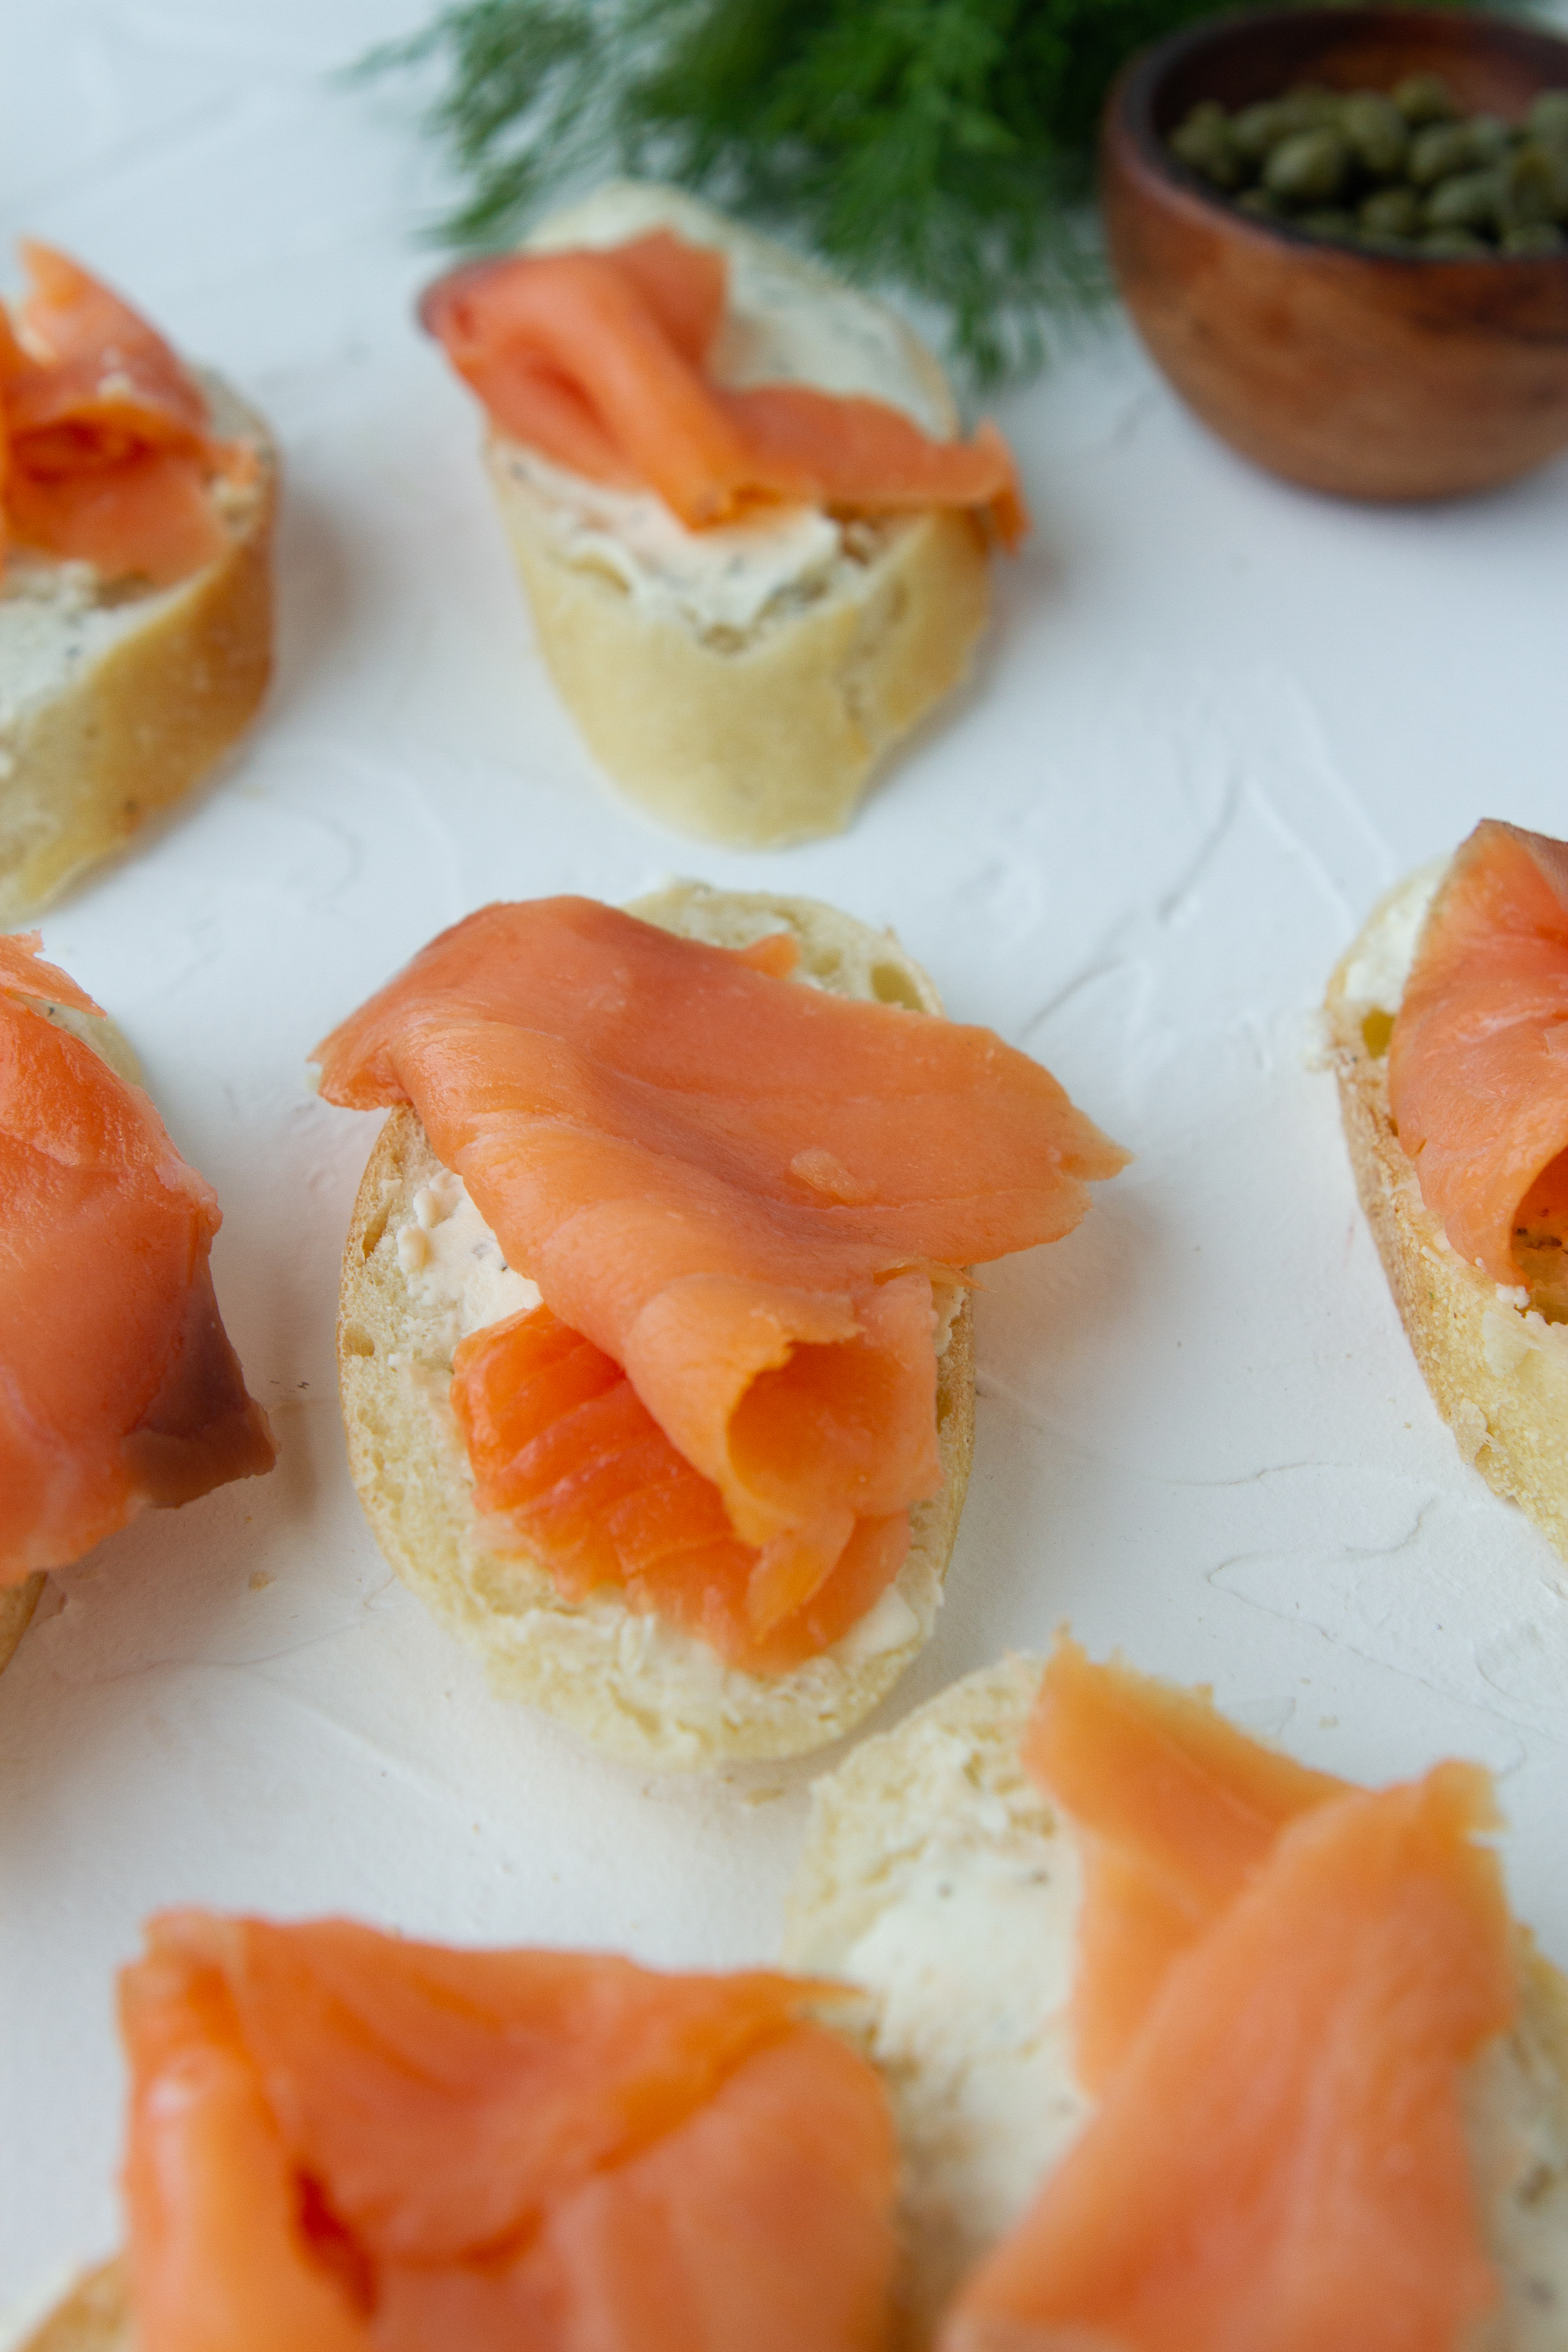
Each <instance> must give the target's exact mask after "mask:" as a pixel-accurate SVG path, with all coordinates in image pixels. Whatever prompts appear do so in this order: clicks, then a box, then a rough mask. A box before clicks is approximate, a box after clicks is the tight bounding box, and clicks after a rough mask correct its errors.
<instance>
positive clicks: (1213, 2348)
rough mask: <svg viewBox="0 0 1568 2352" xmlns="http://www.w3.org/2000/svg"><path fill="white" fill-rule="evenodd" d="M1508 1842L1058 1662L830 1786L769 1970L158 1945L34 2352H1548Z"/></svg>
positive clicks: (1023, 1666) (1465, 1814) (130, 1987)
mask: <svg viewBox="0 0 1568 2352" xmlns="http://www.w3.org/2000/svg"><path fill="white" fill-rule="evenodd" d="M1495 1819H1496V1817H1495V1814H1494V1812H1493V1810H1492V1806H1491V1801H1490V1790H1489V1782H1488V1779H1487V1776H1486V1774H1485V1773H1484V1772H1482V1771H1481V1770H1479V1768H1476V1767H1473V1766H1470V1765H1465V1764H1454V1763H1447V1764H1438V1765H1437V1766H1436V1767H1435V1768H1434V1769H1432V1770H1431V1771H1430V1772H1428V1773H1427V1774H1426V1777H1425V1778H1424V1779H1422V1780H1415V1781H1412V1782H1409V1783H1406V1784H1405V1785H1403V1786H1399V1787H1394V1788H1391V1789H1384V1790H1366V1789H1358V1788H1355V1787H1352V1786H1351V1785H1350V1784H1348V1783H1346V1782H1344V1781H1342V1780H1335V1779H1334V1778H1332V1777H1331V1775H1329V1774H1327V1773H1321V1772H1313V1771H1310V1770H1307V1769H1304V1768H1303V1767H1302V1766H1300V1765H1299V1764H1296V1763H1294V1762H1293V1761H1291V1759H1289V1758H1288V1757H1286V1756H1283V1755H1281V1754H1279V1753H1278V1752H1277V1751H1275V1750H1273V1749H1270V1748H1265V1747H1262V1746H1261V1745H1259V1744H1258V1742H1257V1741H1255V1740H1252V1739H1249V1738H1246V1737H1244V1736H1243V1735H1242V1734H1241V1733H1239V1732H1237V1731H1236V1730H1234V1729H1233V1728H1232V1727H1230V1726H1229V1725H1228V1724H1227V1723H1226V1722H1225V1720H1224V1719H1223V1718H1222V1717H1220V1716H1219V1715H1218V1714H1216V1712H1215V1709H1214V1708H1213V1707H1212V1706H1209V1705H1208V1704H1207V1702H1206V1700H1205V1697H1204V1696H1202V1695H1201V1694H1195V1693H1188V1692H1184V1691H1179V1690H1174V1689H1172V1688H1171V1687H1170V1686H1168V1685H1163V1684H1159V1683H1154V1682H1151V1681H1148V1680H1146V1679H1145V1678H1143V1677H1142V1676H1140V1675H1133V1674H1131V1673H1128V1672H1127V1671H1125V1670H1124V1669H1122V1668H1120V1667H1114V1666H1112V1667H1100V1666H1095V1665H1092V1664H1090V1663H1089V1661H1088V1659H1086V1658H1085V1657H1084V1655H1083V1654H1082V1653H1081V1652H1080V1651H1079V1650H1076V1649H1075V1648H1073V1647H1072V1646H1071V1645H1070V1644H1066V1645H1063V1646H1062V1647H1060V1648H1059V1649H1058V1653H1057V1654H1056V1656H1055V1658H1054V1659H1053V1660H1052V1661H1051V1663H1050V1664H1049V1665H1048V1666H1047V1668H1046V1669H1045V1670H1044V1673H1043V1674H1042V1669H1041V1666H1040V1664H1039V1662H1038V1661H1027V1660H1024V1659H1014V1660H1011V1661H1009V1662H1008V1664H1005V1666H1003V1667H1001V1668H998V1669H993V1670H990V1671H987V1672H985V1673H983V1674H980V1675H971V1676H970V1677H969V1679H968V1680H967V1681H966V1682H963V1683H960V1684H959V1685H956V1686H955V1687H954V1688H953V1689H952V1690H950V1691H948V1692H946V1693H945V1694H944V1695H943V1696H942V1697H941V1698H940V1699H938V1700H936V1701H935V1702H934V1703H933V1704H932V1705H931V1706H928V1707H925V1708H923V1709H921V1712H920V1713H918V1714H917V1715H914V1716H912V1717H910V1718H909V1720H908V1721H907V1722H906V1723H905V1724H903V1725H902V1726H901V1727H900V1728H899V1729H898V1730H897V1731H895V1732H892V1733H889V1735H887V1736H886V1737H885V1738H880V1739H874V1740H869V1741H868V1742H867V1743H866V1745H865V1746H864V1747H862V1748H859V1749H858V1751H857V1752H856V1754H855V1755H854V1756H853V1757H852V1758H851V1759H850V1760H849V1762H848V1763H847V1765H845V1766H844V1767H843V1768H842V1769H840V1770H839V1771H838V1772H837V1773H835V1774H834V1775H833V1776H832V1778H831V1779H830V1780H827V1781H826V1782H824V1783H823V1784H821V1786H820V1788H819V1790H818V1792H817V1797H816V1821H815V1825H814V1832H813V1836H812V1842H811V1844H810V1847H809V1849H808V1852H807V1854H806V1857H805V1864H804V1867H803V1870H802V1874H801V1877H800V1881H799V1883H798V1888H797V1895H796V1900H795V1916H794V1923H793V1927H792V1930H791V1936H790V1957H791V1958H792V1959H793V1961H794V1964H795V1968H796V1969H798V1970H799V1971H801V1973H798V1974H795V1975H794V1976H784V1975H776V1974H763V1973H761V1972H752V1973H747V1974H744V1975H735V1976H665V1975H656V1974H654V1973H652V1972H651V1971H649V1970H647V1969H641V1968H638V1967H636V1966H634V1965H633V1964H632V1963H631V1962H630V1961H627V1960H623V1959H616V1958H605V1957H584V1956H581V1955H576V1954H572V1953H564V1952H537V1951H500V1952H495V1951H489V1952H487V1951H450V1950H447V1949H444V1948H440V1947H437V1946H433V1945H428V1944H418V1943H412V1942H403V1941H401V1940H399V1939H396V1938H394V1937H387V1936H383V1935H378V1934H375V1933H374V1932H373V1931H372V1930H370V1929H368V1928H365V1927H355V1926H353V1925H351V1924H349V1923H348V1922H346V1921H342V1920H325V1921H316V1922H311V1923H309V1924H306V1925H302V1926H298V1927H276V1926H272V1925H269V1924H268V1923H266V1922H263V1921H260V1920H254V1919H227V1918H215V1917H213V1916H211V1915H209V1914H206V1913H203V1912H174V1913H170V1914H166V1915H165V1916H163V1918H161V1919H158V1920H155V1921H154V1922H153V1926H152V1928H151V1930H150V1932H149V1937H148V1948H147V1951H146V1954H145V1956H144V1958H142V1959H141V1960H140V1961H138V1962H137V1963H136V1964H135V1965H134V1966H132V1968H131V1969H127V1971H126V1972H125V1975H124V1977H123V1978H122V1979H121V2022H122V2029H123V2032H124V2037H125V2042H126V2046H127V2053H128V2056H129V2059H130V2065H131V2076H132V2095H131V2118H130V2130H129V2141H128V2148H127V2162H126V2167H125V2175H124V2178H125V2188H126V2208H127V2220H128V2232H127V2257H126V2259H125V2260H124V2261H123V2262H121V2263H114V2264H111V2265H110V2266H108V2267H107V2268H105V2269H103V2270H100V2271H99V2272H97V2273H94V2274H93V2275H92V2276H91V2277H90V2278H89V2279H88V2280H86V2281H85V2282H84V2283H83V2284H82V2285H81V2286H80V2287H79V2289H78V2290H77V2292H76V2293H75V2294H73V2295H72V2296H70V2297H69V2298H68V2301H67V2302H66V2303H65V2304H64V2305H62V2306H60V2307H59V2308H58V2309H57V2311H56V2312H55V2313H54V2314H53V2315H52V2317H51V2318H50V2320H49V2321H48V2322H47V2323H46V2325H45V2327H44V2329H43V2330H42V2331H41V2332H40V2333H38V2334H36V2335H35V2336H32V2337H30V2338H29V2339H27V2342H26V2347H25V2352H132V2347H134V2352H524V2348H525V2352H927V2347H931V2346H932V2345H935V2346H937V2347H940V2352H1265V2348H1266V2352H1482V2347H1484V2352H1563V2347H1565V2346H1568V1985H1565V1984H1564V1981H1563V1979H1562V1978H1561V1977H1560V1976H1559V1975H1558V1974H1557V1972H1556V1971H1555V1970H1554V1969H1552V1968H1550V1967H1549V1966H1548V1965H1547V1964H1546V1963H1545V1962H1544V1961H1543V1960H1542V1958H1540V1956H1539V1955H1538V1954H1537V1953H1536V1951H1535V1950H1534V1948H1533V1946H1532V1945H1531V1940H1530V1938H1529V1937H1528V1935H1527V1934H1526V1933H1525V1932H1524V1931H1523V1930H1522V1929H1521V1928H1519V1927H1516V1926H1515V1925H1514V1924H1513V1922H1512V1921H1511V1920H1510V1916H1509V1912H1508V1906H1507V1904H1506V1902H1505V1900H1504V1896H1503V1890H1502V1883H1501V1874H1500V1868H1499V1864H1498V1859H1497V1855H1496V1853H1495V1852H1494V1851H1493V1849H1492V1848H1491V1846H1490V1845H1489V1843H1487V1837H1488V1833H1489V1831H1490V1830H1491V1829H1492V1828H1493V1827H1494V1826H1495ZM828 1972H831V1975H832V1976H833V1977H835V1978H837V1979H838V1981H837V1983H835V1982H832V1981H829V1980H828Z"/></svg>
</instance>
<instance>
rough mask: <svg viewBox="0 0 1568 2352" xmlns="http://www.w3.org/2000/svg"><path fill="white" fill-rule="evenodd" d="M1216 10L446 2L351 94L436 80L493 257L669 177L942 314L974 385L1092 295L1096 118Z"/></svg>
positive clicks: (707, 0)
mask: <svg viewBox="0 0 1568 2352" xmlns="http://www.w3.org/2000/svg"><path fill="white" fill-rule="evenodd" d="M1212 7H1213V0H457V5H449V6H447V7H446V8H445V9H443V11H442V12H441V14H440V15H438V16H437V17H436V19H435V21H434V22H433V23H432V24H431V25H429V26H427V27H426V30H425V31H424V32H422V33H420V34H417V35H416V36H415V37H414V38H413V39H411V40H407V41H402V42H396V43H391V44H388V45H387V46H385V47H382V48H379V49H376V50H374V51H373V52H372V53H371V55H370V56H369V57H367V58H364V59H363V61H362V62H361V64H360V65H359V67H358V68H355V69H354V70H355V72H356V74H357V75H359V76H364V75H367V74H369V75H374V74H380V73H383V72H384V71H386V70H388V69H389V68H399V67H414V66H419V65H432V64H439V65H444V67H445V69H446V79H445V84H444V87H443V88H442V89H441V90H440V93H439V95H438V96H437V98H436V99H435V100H434V101H433V103H432V104H431V106H430V109H429V113H428V121H429V123H430V126H431V128H432V129H433V130H434V131H435V132H436V133H437V136H438V137H439V138H440V140H441V141H442V142H443V143H444V144H445V145H446V146H447V149H448V151H449V152H450V154H451V156H452V158H453V160H454V162H455V163H457V165H458V168H459V171H460V172H461V173H462V174H463V176H464V177H465V178H466V179H467V181H468V184H469V187H470V191H471V193H470V194H469V195H468V199H467V201H466V202H464V203H463V204H462V205H461V206H460V207H459V208H458V210H457V211H456V212H455V213H453V214H452V215H451V216H450V217H449V218H448V219H447V220H446V221H444V222H443V223H441V224H440V226H439V230H438V234H439V235H440V236H442V237H443V238H445V239H447V240H449V241H451V242H454V243H457V244H460V245H472V246H487V245H496V244H500V243H501V242H503V241H505V240H506V239H507V238H509V237H510V236H512V235H514V234H515V233H516V231H517V229H518V228H519V226H521V224H522V222H523V221H524V220H525V219H526V217H527V215H529V213H530V212H531V210H532V209H533V207H534V206H535V205H537V204H538V203H539V201H540V200H541V198H542V197H543V196H544V195H546V194H549V193H550V192H551V191H552V189H554V188H555V187H557V186H558V185H559V184H561V183H562V182H563V181H565V180H568V179H571V178H574V177H576V176H578V175H580V174H582V173H585V172H587V171H589V170H600V171H603V170H608V169H616V170H621V171H629V172H634V173H647V174H651V175H653V176H656V177H658V178H660V179H667V180H674V181H677V182H679V184H682V185H683V186H686V187H689V188H694V189H698V190H700V191H701V192H703V193H704V194H709V195H711V196H712V197H713V198H714V199H715V201H717V202H718V203H721V204H722V205H726V206H728V207H729V208H730V209H731V210H734V211H737V212H741V213H744V214H747V215H751V216H752V217H760V218H763V219H764V220H770V221H773V222H782V223H784V224H786V225H788V226H793V227H794V228H795V229H796V230H797V231H798V232H799V233H800V234H802V235H804V236H805V238H806V239H807V240H808V241H809V242H810V243H811V244H812V245H813V246H815V247H816V249H817V250H818V251H819V252H821V253H822V254H823V255H825V256H826V257H827V258H828V259H829V260H831V261H832V262H833V263H834V264H835V266H836V267H837V268H839V269H840V270H842V271H843V272H844V274H845V275H847V276H848V277H851V278H858V279H860V280H862V281H868V282H870V283H872V284H899V285H902V286H903V287H905V288H906V289H909V290H910V292H912V293H913V294H915V295H917V296H919V297H921V299H924V300H926V301H929V302H931V303H933V304H935V305H936V306H938V307H939V308H940V309H941V310H943V311H945V312H946V314H947V317H948V320H949V322H950V328H951V335H952V346H953V349H954V352H955V354H956V355H957V356H958V357H959V358H960V359H961V360H962V361H963V362H966V363H967V365H968V366H969V368H970V369H971V370H972V371H973V374H974V376H975V377H976V379H977V380H978V381H980V382H981V383H992V382H994V381H996V380H997V379H998V378H1000V377H1002V376H1004V375H1005V374H1009V373H1019V372H1026V371H1027V370H1028V369H1030V368H1032V367H1033V366H1036V365H1037V364H1038V362H1039V361H1040V359H1041V357H1042V355H1043V352H1044V334H1043V315H1044V314H1045V313H1046V312H1047V311H1048V310H1050V309H1052V308H1053V307H1059V306H1061V305H1062V304H1064V303H1067V304H1071V303H1074V302H1080V301H1082V300H1083V299H1086V298H1087V297H1089V296H1090V295H1092V294H1093V293H1094V292H1096V291H1098V290H1099V288H1100V284H1101V283H1102V269H1101V264H1100V254H1099V247H1098V242H1097V239H1096V237H1095V234H1094V228H1093V223H1092V218H1091V215H1090V214H1089V209H1088V205H1087V198H1088V194H1089V185H1090V173H1091V166H1092V156H1093V145H1094V136H1095V131H1096V127H1097V125H1098V122H1099V118H1100V107H1101V105H1102V103H1103V101H1104V98H1105V94H1106V91H1107V89H1109V87H1110V82H1111V80H1112V79H1113V78H1114V76H1115V74H1116V72H1117V70H1118V68H1120V67H1121V64H1122V63H1123V62H1124V60H1125V59H1126V58H1128V57H1130V56H1131V53H1132V52H1133V51H1134V50H1135V49H1139V48H1142V47H1143V45H1144V44H1145V43H1146V42H1148V41H1152V40H1155V39H1158V38H1159V37H1160V36H1161V35H1163V34H1164V33H1168V32H1171V31H1173V30H1174V29H1175V28H1176V27H1178V26H1182V25H1184V24H1187V23H1190V22H1192V21H1194V20H1195V19H1196V18H1198V17H1199V16H1204V15H1205V14H1208V13H1210V12H1211V11H1212Z"/></svg>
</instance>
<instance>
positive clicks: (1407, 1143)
mask: <svg viewBox="0 0 1568 2352" xmlns="http://www.w3.org/2000/svg"><path fill="white" fill-rule="evenodd" d="M1388 1099H1389V1108H1390V1110H1391V1112H1392V1114H1393V1117H1394V1124H1395V1126H1396V1128H1397V1129H1398V1134H1399V1140H1400V1143H1401V1144H1402V1145H1403V1147H1404V1149H1405V1151H1406V1153H1407V1154H1408V1155H1409V1157H1410V1159H1411V1160H1412V1161H1413V1163H1414V1165H1415V1174H1416V1179H1417V1181H1418V1182H1419V1184H1420V1187H1421V1197H1422V1199H1423V1200H1424V1201H1425V1202H1426V1206H1427V1207H1428V1208H1429V1209H1430V1210H1431V1211H1432V1213H1433V1214H1434V1215H1435V1216H1437V1217H1439V1218H1441V1220H1442V1222H1443V1225H1444V1228H1445V1230H1446V1231H1447V1236H1448V1239H1449V1241H1450V1242H1451V1243H1452V1244H1453V1246H1454V1248H1455V1249H1456V1250H1457V1251H1458V1254H1459V1255H1460V1256H1461V1257H1462V1258H1464V1259H1465V1260H1467V1262H1468V1264H1470V1265H1479V1266H1480V1267H1481V1268H1482V1269H1483V1270H1484V1272H1486V1273H1487V1274H1489V1276H1491V1278H1492V1280H1493V1281H1494V1282H1500V1283H1504V1284H1507V1285H1508V1286H1510V1287H1512V1286H1517V1285H1518V1284H1520V1283H1521V1282H1522V1283H1528V1284H1529V1285H1530V1286H1531V1292H1532V1303H1533V1304H1535V1305H1538V1306H1540V1307H1542V1310H1543V1311H1544V1312H1546V1313H1547V1314H1548V1315H1549V1316H1550V1317H1551V1318H1552V1319H1557V1320H1562V1319H1568V1282H1565V1279H1564V1255H1565V1252H1564V1244H1568V843H1563V842H1561V841H1553V840H1552V839H1551V838H1550V837H1549V836H1548V835H1545V834H1540V833H1526V832H1523V831H1522V830H1521V828H1520V827H1519V826H1518V825H1511V824H1500V823H1498V822H1497V821H1496V820H1495V819H1493V818H1488V819H1486V820H1485V821H1484V822H1483V823H1482V824H1479V825H1478V826H1477V827H1476V829H1475V831H1474V833H1472V834H1471V835H1470V836H1469V838H1468V841H1466V842H1464V843H1463V844H1462V845H1460V847H1459V848H1458V850H1457V851H1456V853H1455V856H1454V859H1453V863H1452V864H1451V866H1449V868H1448V871H1447V874H1446V876H1445V877H1444V879H1443V883H1442V886H1441V887H1440V888H1439V890H1438V893H1437V896H1436V899H1435V900H1434V902H1433V905H1432V908H1431V911H1430V913H1429V914H1428V915H1427V918H1426V924H1425V927H1424V928H1423V930H1422V933H1421V937H1420V940H1419V941H1418V942H1417V946H1416V953H1415V964H1414V966H1413V968H1412V970H1411V973H1410V978H1409V980H1408V982H1406V985H1405V998H1404V1002H1403V1003H1402V1004H1401V1006H1400V1009H1399V1013H1398V1016H1397V1018H1396V1019H1395V1021H1394V1034H1393V1037H1392V1039H1391V1042H1390V1045H1389V1057H1388ZM1537 1293H1539V1295H1536V1294H1537Z"/></svg>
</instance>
